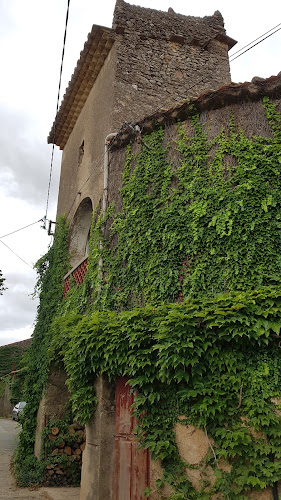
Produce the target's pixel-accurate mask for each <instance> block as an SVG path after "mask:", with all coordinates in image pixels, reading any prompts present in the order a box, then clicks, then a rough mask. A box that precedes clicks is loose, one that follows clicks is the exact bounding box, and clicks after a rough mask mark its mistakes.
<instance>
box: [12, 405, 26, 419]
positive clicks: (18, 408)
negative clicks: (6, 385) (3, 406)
mask: <svg viewBox="0 0 281 500" xmlns="http://www.w3.org/2000/svg"><path fill="white" fill-rule="evenodd" d="M25 405H26V402H25V401H20V402H19V403H17V404H16V406H15V407H14V408H13V412H12V419H13V420H16V421H17V422H18V420H19V413H20V412H21V411H22V410H23V409H24V407H25Z"/></svg>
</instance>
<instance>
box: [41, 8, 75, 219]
mask: <svg viewBox="0 0 281 500" xmlns="http://www.w3.org/2000/svg"><path fill="white" fill-rule="evenodd" d="M69 4H70V0H68V1H67V10H66V18H65V28H64V37H63V47H62V56H61V66H60V77H59V88H58V97H57V107H56V115H55V123H54V133H53V147H52V156H51V166H50V175H49V185H48V193H47V201H46V214H45V219H47V215H48V208H49V198H50V189H51V180H52V172H53V162H54V150H55V138H56V121H57V114H58V110H59V100H60V89H61V77H62V68H63V60H64V51H65V42H66V33H67V25H68V14H69Z"/></svg>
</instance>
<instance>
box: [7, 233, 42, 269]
mask: <svg viewBox="0 0 281 500" xmlns="http://www.w3.org/2000/svg"><path fill="white" fill-rule="evenodd" d="M0 243H2V245H4V246H5V247H6V248H8V250H10V252H12V253H13V254H14V255H16V257H18V259H20V260H21V261H22V262H24V263H25V264H26V265H27V266H28V267H30V269H32V270H33V271H34V269H33V267H32V266H31V265H30V264H28V262H26V261H25V260H24V259H22V257H20V256H19V255H18V254H17V253H16V252H14V250H12V249H11V248H10V247H9V246H8V245H6V243H4V241H2V240H0Z"/></svg>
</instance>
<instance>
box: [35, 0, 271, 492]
mask: <svg viewBox="0 0 281 500" xmlns="http://www.w3.org/2000/svg"><path fill="white" fill-rule="evenodd" d="M235 43H236V42H235V41H234V40H233V39H232V38H230V37H229V36H228V35H227V34H226V32H225V29H224V25H223V18H222V16H221V14H220V13H219V12H215V13H214V15H213V16H208V17H204V18H198V17H189V16H183V15H180V14H176V13H175V12H174V11H173V9H171V8H170V9H169V11H168V12H159V11H155V10H152V9H144V8H141V7H137V6H133V5H130V4H127V3H125V2H124V1H123V0H117V2H116V7H115V12H114V18H113V25H112V28H111V29H110V28H105V27H102V26H96V25H94V26H93V28H92V31H91V33H90V34H89V36H88V40H87V41H86V43H85V45H84V49H83V51H82V52H81V56H80V59H79V61H78V63H77V67H76V69H75V71H74V73H73V76H72V78H71V81H70V83H69V86H68V88H67V90H66V93H65V96H64V99H63V101H62V104H61V107H60V110H59V112H58V114H57V117H56V121H55V123H54V125H53V128H52V130H51V132H50V135H49V138H48V142H49V143H54V144H56V145H58V146H59V147H60V148H61V149H62V150H63V155H62V165H61V178H60V188H59V198H58V209H57V213H58V215H60V214H62V213H66V215H67V218H68V221H69V223H70V242H69V252H70V255H71V264H72V269H71V271H70V272H69V273H68V274H67V275H66V276H65V293H67V291H68V290H69V287H70V277H71V276H72V277H73V278H74V281H75V282H76V283H81V282H82V281H83V279H84V277H85V273H86V270H87V265H88V258H87V256H88V240H89V230H90V225H91V220H92V212H93V209H95V208H96V207H100V209H101V210H102V211H103V212H105V210H106V207H107V206H108V204H109V203H111V202H114V203H115V207H117V209H121V208H122V200H121V196H120V188H121V186H122V175H123V168H124V163H125V159H126V146H127V144H129V143H130V142H131V143H132V148H133V151H134V152H136V153H137V152H138V151H139V150H140V143H142V141H143V138H142V137H143V134H144V133H147V134H149V133H151V132H153V130H154V129H155V127H159V126H162V127H164V129H165V139H164V140H166V142H168V141H171V144H172V146H171V150H170V152H169V155H171V158H172V156H173V158H175V157H177V155H178V152H177V149H176V146H175V143H173V140H172V139H173V138H174V137H175V136H176V134H177V123H178V122H181V123H182V126H183V128H184V129H185V130H186V131H187V132H189V133H190V134H192V131H191V129H192V127H191V125H190V118H191V117H192V116H193V115H194V113H195V112H196V113H199V115H200V123H201V125H204V126H206V130H207V135H208V141H212V140H213V139H214V137H215V136H216V135H217V134H218V133H219V132H220V129H221V127H222V126H225V127H228V123H229V116H230V114H231V113H232V114H233V115H234V116H235V118H236V119H237V121H238V123H239V124H240V125H241V124H243V127H244V129H246V130H247V134H248V136H249V137H253V136H255V135H263V136H265V137H269V138H270V137H272V131H271V130H270V129H269V127H268V124H267V121H266V119H265V114H264V108H263V106H262V102H261V100H262V98H263V97H264V96H268V97H270V98H271V99H273V100H274V101H276V102H277V105H278V106H279V109H280V90H281V87H280V85H281V84H280V76H278V77H272V78H269V79H268V80H262V79H258V78H256V79H253V81H252V82H251V83H246V84H243V85H235V84H231V78H230V70H229V61H228V50H229V49H230V48H231V47H233V45H234V44H235ZM191 105H192V106H191ZM113 139H114V141H113V142H111V141H112V140H113ZM214 150H215V147H214ZM232 161H234V160H233V159H231V158H226V164H227V165H230V167H231V162H232ZM226 175H228V174H226ZM105 230H106V234H108V232H109V231H110V229H109V225H108V226H107V227H106V228H105ZM180 293H181V292H180ZM180 293H179V297H178V299H179V300H181V297H180ZM58 380H60V381H61V382H63V383H61V384H59V383H58ZM54 381H55V382H54ZM54 387H55V390H54ZM63 387H64V379H63V376H62V375H61V374H58V373H56V371H55V370H54V371H52V373H51V375H50V383H49V393H50V394H49V396H50V398H49V399H50V401H53V399H54V393H55V392H56V391H57V390H59V392H60V393H61V394H62V397H61V401H63V402H64V401H65V399H67V394H66V393H65V394H63V392H64V388H63ZM58 388H59V389H58ZM95 391H96V394H97V396H98V407H97V410H96V412H95V414H94V415H93V417H92V419H91V420H90V422H89V424H88V425H87V444H86V449H85V452H84V456H83V467H82V483H81V496H80V498H81V500H93V499H100V500H105V499H106V500H107V499H114V500H125V499H126V500H133V499H138V500H140V499H142V498H144V497H143V490H144V489H145V488H146V487H148V486H150V488H151V490H152V493H151V495H150V497H149V498H151V500H153V499H155V500H159V499H160V498H168V497H169V494H171V493H172V490H169V489H166V490H163V491H162V496H161V495H160V494H159V493H157V492H156V486H155V483H156V479H157V478H159V476H161V465H160V463H159V462H154V461H152V460H151V459H150V456H149V453H148V451H147V450H141V451H139V450H138V449H137V444H136V442H135V441H134V439H133V435H132V428H133V424H134V422H133V419H132V418H131V415H130V411H129V408H130V406H131V404H132V396H131V395H130V393H129V389H128V387H127V386H126V380H124V379H121V378H120V379H118V380H117V383H116V386H115V385H114V384H108V383H107V381H106V380H105V378H100V379H98V380H97V382H96V386H95ZM62 406H63V405H62ZM52 412H53V413H52ZM62 413H63V408H62V407H60V409H59V415H58V414H55V415H54V410H53V403H52V404H50V405H48V388H47V392H46V395H45V396H44V401H42V404H41V408H40V409H39V412H38V432H37V441H36V454H37V455H38V456H39V454H40V432H39V431H41V429H42V428H43V426H44V422H45V421H46V418H48V417H50V416H61V414H62ZM183 418H184V416H183ZM175 434H176V440H177V443H178V448H179V453H180V455H181V457H182V458H183V459H184V460H185V461H186V462H188V463H189V464H190V465H191V467H190V469H189V470H188V472H187V475H188V479H189V480H190V481H191V483H192V484H193V486H194V488H196V489H200V481H202V480H203V479H205V478H206V477H205V476H206V474H207V476H208V480H210V482H212V481H213V475H212V471H211V470H209V469H208V470H207V472H206V470H205V471H203V472H202V471H201V470H200V468H198V467H197V465H198V463H199V462H200V461H201V460H203V459H204V457H206V455H207V453H208V449H209V448H210V445H209V440H208V437H207V436H206V435H205V434H204V432H202V431H199V430H198V429H196V428H193V427H192V426H186V427H185V428H184V427H183V426H181V424H180V422H179V423H178V424H176V428H175ZM226 469H227V467H226ZM204 474H205V476H204ZM163 495H164V496H163ZM261 495H262V496H260V494H259V493H257V494H256V496H254V497H251V498H255V499H257V498H259V499H264V500H265V499H267V498H270V495H271V493H270V491H269V490H266V491H264V492H262V494H261ZM214 498H219V497H218V496H216V497H214Z"/></svg>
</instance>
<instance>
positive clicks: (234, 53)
mask: <svg viewBox="0 0 281 500" xmlns="http://www.w3.org/2000/svg"><path fill="white" fill-rule="evenodd" d="M278 26H281V23H279V24H276V26H274V27H273V28H271V30H268V31H266V32H265V33H263V34H262V35H260V36H258V38H255V40H253V41H252V42H250V43H247V45H244V47H242V48H241V49H239V50H236V52H233V54H231V56H229V57H233V56H235V55H236V54H238V52H241V50H244V49H246V48H247V47H249V45H252V43H254V42H256V41H257V40H259V39H260V38H261V37H262V36H264V35H267V34H268V33H270V32H271V31H272V30H275V28H278Z"/></svg>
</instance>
